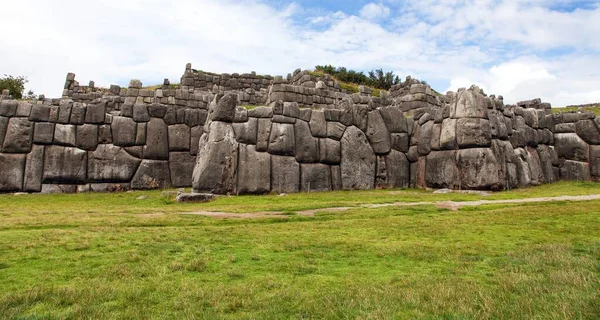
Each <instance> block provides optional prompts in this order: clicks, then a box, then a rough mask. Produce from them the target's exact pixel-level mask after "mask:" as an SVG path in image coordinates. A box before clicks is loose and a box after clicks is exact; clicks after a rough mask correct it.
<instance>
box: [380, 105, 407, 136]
mask: <svg viewBox="0 0 600 320" xmlns="http://www.w3.org/2000/svg"><path fill="white" fill-rule="evenodd" d="M379 113H380V114H381V117H382V118H383V121H384V122H385V126H386V127H387V129H388V131H389V132H390V133H406V132H408V128H407V126H406V117H405V116H404V114H403V113H402V110H401V109H400V108H398V107H396V106H389V107H383V108H380V109H379Z"/></svg>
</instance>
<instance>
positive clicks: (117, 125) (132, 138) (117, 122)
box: [111, 116, 137, 147]
mask: <svg viewBox="0 0 600 320" xmlns="http://www.w3.org/2000/svg"><path fill="white" fill-rule="evenodd" d="M111 129H112V137H113V144H114V145H116V146H119V147H130V146H134V145H136V135H137V124H136V123H135V122H134V121H133V119H131V118H126V117H119V116H115V117H113V120H112V123H111Z"/></svg>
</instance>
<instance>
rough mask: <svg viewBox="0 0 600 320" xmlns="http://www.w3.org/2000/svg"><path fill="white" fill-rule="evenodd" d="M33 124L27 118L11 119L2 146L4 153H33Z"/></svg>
mask: <svg viewBox="0 0 600 320" xmlns="http://www.w3.org/2000/svg"><path fill="white" fill-rule="evenodd" d="M32 139H33V123H32V122H30V121H29V120H28V119H27V118H10V119H9V120H8V125H7V127H6V135H5V136H4V143H3V144H2V152H5V153H28V152H30V151H31V142H32Z"/></svg>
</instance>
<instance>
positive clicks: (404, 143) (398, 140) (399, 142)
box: [390, 133, 410, 153]
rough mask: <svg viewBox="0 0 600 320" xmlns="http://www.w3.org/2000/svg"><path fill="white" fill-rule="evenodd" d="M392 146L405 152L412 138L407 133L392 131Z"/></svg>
mask: <svg viewBox="0 0 600 320" xmlns="http://www.w3.org/2000/svg"><path fill="white" fill-rule="evenodd" d="M390 138H391V146H392V149H393V150H397V151H400V152H403V153H407V152H408V147H409V144H410V139H409V138H408V134H407V133H392V134H390Z"/></svg>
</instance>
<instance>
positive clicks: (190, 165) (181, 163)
mask: <svg viewBox="0 0 600 320" xmlns="http://www.w3.org/2000/svg"><path fill="white" fill-rule="evenodd" d="M194 165H196V157H195V156H193V155H190V153H189V152H170V153H169V169H170V170H171V184H172V185H173V187H175V188H187V187H191V186H192V176H193V174H194Z"/></svg>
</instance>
